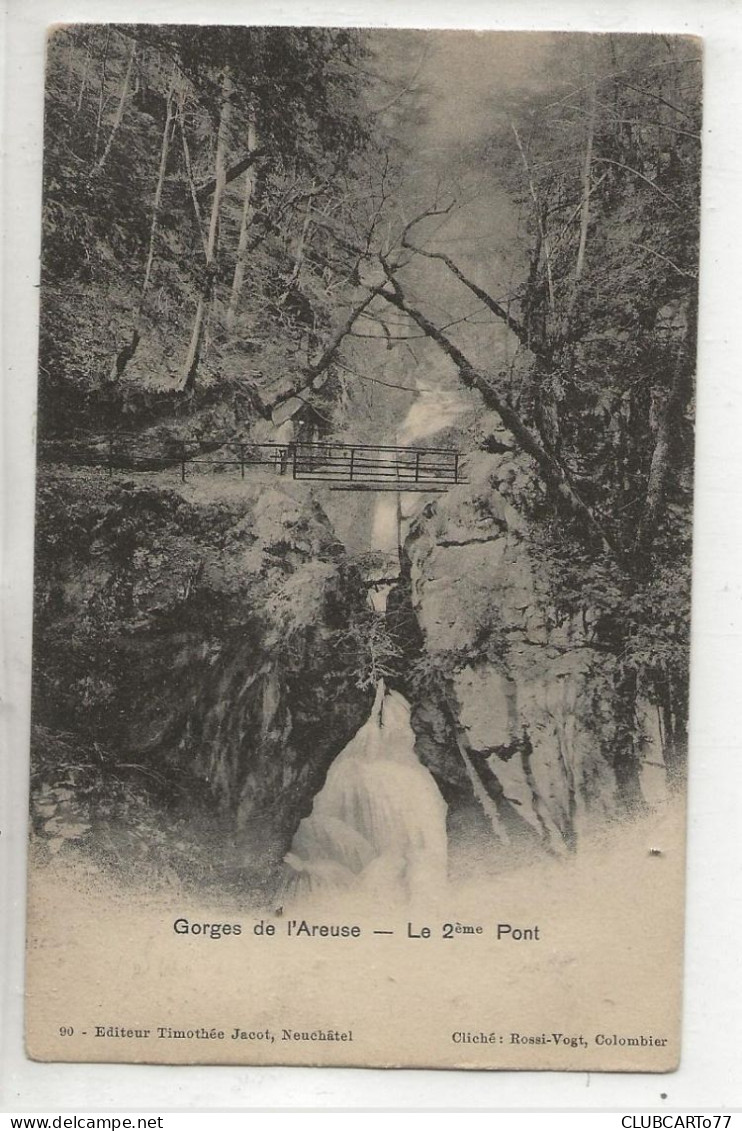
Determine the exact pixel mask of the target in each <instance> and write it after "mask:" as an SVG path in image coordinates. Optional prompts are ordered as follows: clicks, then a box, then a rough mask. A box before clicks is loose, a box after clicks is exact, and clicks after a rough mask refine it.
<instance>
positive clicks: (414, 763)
mask: <svg viewBox="0 0 742 1131" xmlns="http://www.w3.org/2000/svg"><path fill="white" fill-rule="evenodd" d="M467 407H468V406H467V403H466V401H465V399H464V398H463V397H462V396H461V395H460V394H457V393H447V392H444V391H442V390H440V391H439V390H435V389H425V390H421V391H420V392H419V393H418V395H417V397H416V399H415V401H414V403H413V405H412V407H411V408H410V411H409V413H408V414H407V418H406V420H405V422H404V424H403V426H402V428H401V430H400V432H399V433H398V435H397V443H398V444H411V443H413V442H414V441H415V440H418V439H421V438H422V437H424V436H428V435H430V434H431V433H433V432H436V431H439V430H440V429H441V428H444V427H446V426H447V425H448V424H450V423H452V422H453V421H454V420H456V419H457V418H458V417H459V416H461V414H462V413H463V412H465V411H466V409H467ZM421 498H422V500H423V501H424V500H425V496H422V497H419V496H418V497H417V498H416V502H415V503H414V504H413V507H414V508H417V507H419V506H420V503H421ZM413 513H414V509H413V510H405V509H403V504H402V501H401V494H400V493H399V492H389V493H386V494H382V495H380V497H379V499H378V501H377V504H376V509H375V512H374V523H373V531H372V544H373V548H374V549H375V550H377V551H380V552H381V553H382V554H384V555H385V556H386V557H387V559H388V560H389V561H390V562H394V563H396V566H395V572H397V571H398V570H399V543H400V538H401V535H400V525H401V522H402V520H403V518H406V519H409V517H411V515H412V514H413ZM385 574H386V575H387V576H388V575H389V570H388V569H387V570H383V571H382V576H384V575H385ZM388 593H389V586H388V585H383V586H380V587H378V588H376V589H375V590H372V592H371V600H372V602H373V605H374V608H375V609H376V611H377V612H379V613H384V612H385V610H386V599H387V596H388ZM447 852H448V843H447V834H446V803H445V802H444V800H443V798H442V796H441V794H440V792H439V790H438V787H437V785H436V783H435V780H434V778H433V776H432V774H431V773H430V772H429V771H428V770H427V769H426V768H425V767H424V766H423V765H422V764H421V762H420V761H419V759H418V757H417V754H416V753H415V734H414V731H413V730H412V727H411V725H410V705H409V703H408V702H407V700H406V699H405V698H404V696H402V695H400V694H399V692H397V691H390V690H387V688H386V687H385V686H384V682H383V680H381V681H380V682H379V684H378V687H377V692H376V699H375V701H374V706H373V709H372V711H371V714H370V717H369V719H368V721H367V722H366V723H365V724H364V725H363V726H362V727H361V729H360V730H359V731H358V733H357V734H356V735H355V737H354V738H353V739H351V741H350V742H349V743H348V745H347V746H346V747H345V749H344V750H342V751H341V753H340V754H338V756H337V758H336V759H335V761H334V762H333V764H332V766H331V767H330V770H329V772H328V774H327V778H326V780H325V784H324V786H323V788H322V789H321V790H320V792H319V793H318V794H317V795H316V797H315V799H314V805H313V808H312V812H311V814H310V816H308V817H306V818H305V819H304V820H303V821H302V822H301V824H300V825H299V828H298V829H297V831H296V834H295V835H294V839H293V841H292V844H291V850H290V852H289V853H288V854H287V855H286V857H285V862H286V864H287V865H288V867H289V870H290V871H289V879H288V884H287V891H286V901H287V902H289V903H290V902H293V901H294V900H296V901H304V900H306V899H307V898H308V897H313V896H317V897H320V898H321V899H326V898H327V897H328V896H331V895H332V893H333V892H347V891H348V890H352V891H355V892H357V893H359V894H362V895H364V896H366V895H372V896H374V895H375V896H383V897H384V898H385V899H386V900H397V901H403V902H406V903H409V902H417V901H418V900H428V899H432V898H434V897H437V896H440V894H441V892H442V891H443V890H444V887H445V884H446V878H447Z"/></svg>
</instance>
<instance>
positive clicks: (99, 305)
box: [26, 24, 702, 1072]
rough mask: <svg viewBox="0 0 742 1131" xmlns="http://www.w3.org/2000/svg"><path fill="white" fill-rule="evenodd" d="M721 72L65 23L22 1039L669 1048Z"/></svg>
mask: <svg viewBox="0 0 742 1131" xmlns="http://www.w3.org/2000/svg"><path fill="white" fill-rule="evenodd" d="M701 64H702V49H701V43H700V42H699V41H698V40H696V39H691V38H684V37H677V36H666V35H656V36H649V35H626V34H615V35H593V34H589V35H588V34H582V35H580V34H571V33H570V34H567V33H549V34H546V33H544V34H541V33H522V32H521V33H515V32H513V33H504V32H456V31H413V30H405V31H402V30H389V29H386V30H371V29H347V28H320V27H270V26H252V27H219V26H214V27H210V26H179V25H124V24H122V25H93V24H78V25H69V26H64V27H59V28H55V29H53V30H52V31H50V34H49V41H48V58H47V79H46V115H45V142H44V190H43V208H44V216H43V246H42V285H41V332H40V354H39V425H38V474H37V510H36V535H35V538H36V542H35V545H36V563H35V624H34V685H33V709H32V716H33V717H32V723H33V726H32V732H33V750H32V780H31V847H30V876H29V920H28V953H27V1006H26V1019H27V1050H28V1054H29V1055H30V1056H31V1057H33V1058H35V1059H40V1060H57V1061H61V1060H64V1061H129V1062H149V1063H164V1064H168V1063H173V1064H176V1063H177V1064H189V1063H197V1064H266V1065H269V1064H286V1065H323V1066H333V1065H360V1066H406V1067H425V1068H435V1067H437V1068H473V1069H474V1068H476V1069H483V1068H484V1069H512V1068H517V1069H558V1070H574V1071H588V1070H589V1071H600V1070H605V1071H642V1072H667V1071H671V1070H673V1069H674V1068H675V1067H676V1066H677V1064H678V1062H679V1057H680V1050H681V1028H682V1026H681V1015H682V1002H681V986H682V958H683V907H684V844H685V766H686V756H687V715H688V652H689V649H688V641H689V626H690V558H691V535H692V523H691V518H692V486H693V448H694V443H693V403H694V382H695V356H696V318H697V314H696V311H697V285H698V237H699V232H698V228H699V180H700V144H701V143H700V135H701V111H702V65H701Z"/></svg>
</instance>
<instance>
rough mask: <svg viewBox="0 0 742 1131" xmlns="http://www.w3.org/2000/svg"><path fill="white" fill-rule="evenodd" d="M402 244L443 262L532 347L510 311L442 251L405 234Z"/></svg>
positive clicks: (522, 341) (518, 337)
mask: <svg viewBox="0 0 742 1131" xmlns="http://www.w3.org/2000/svg"><path fill="white" fill-rule="evenodd" d="M402 246H403V247H406V248H407V249H408V250H409V251H414V252H415V254H416V255H422V256H424V257H425V258H426V259H439V260H440V261H441V263H445V265H446V267H447V268H448V270H449V271H451V273H452V274H454V275H455V276H456V278H457V279H458V280H459V282H461V283H463V284H464V286H465V287H468V288H469V290H470V291H471V292H472V294H475V295H476V296H477V298H478V299H479V300H480V301H481V302H483V303H484V305H485V306H486V307H487V309H488V310H491V311H492V313H493V314H495V315H497V317H498V318H500V319H501V320H502V321H503V322H504V323H505V325H506V326H507V327H508V329H510V330H512V331H513V333H514V334H515V336H516V338H517V339H518V341H519V342H521V343H522V344H523V345H524V346H528V348H529V349H532V346H531V345H530V343H529V341H528V334H527V332H526V329H525V327H524V326H521V324H520V322H518V321H517V319H515V318H513V316H512V314H511V313H510V311H508V310H506V309H505V307H504V306H501V305H500V303H499V302H497V301H496V300H495V299H493V298H492V296H491V295H490V294H488V293H487V291H485V290H483V289H482V288H481V287H480V286H478V285H477V284H476V283H475V282H473V281H472V280H471V279H467V277H466V275H465V274H464V273H463V271H462V270H461V268H460V267H457V266H456V264H455V263H454V261H453V260H452V259H451V258H450V257H449V256H448V255H444V253H443V252H442V251H425V250H424V249H423V248H421V247H417V246H416V244H413V243H410V242H409V240H408V238H407V235H406V234H405V235H403V236H402Z"/></svg>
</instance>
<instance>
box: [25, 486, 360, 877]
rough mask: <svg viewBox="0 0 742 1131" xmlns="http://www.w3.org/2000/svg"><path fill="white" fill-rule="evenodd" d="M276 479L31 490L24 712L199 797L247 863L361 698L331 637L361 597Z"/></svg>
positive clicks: (323, 524) (321, 771)
mask: <svg viewBox="0 0 742 1131" xmlns="http://www.w3.org/2000/svg"><path fill="white" fill-rule="evenodd" d="M199 491H200V493H199ZM290 492H291V487H288V488H287V489H282V490H279V489H277V488H276V487H274V486H273V485H269V484H255V485H249V484H248V485H241V486H237V485H235V490H233V491H231V493H230V490H229V488H228V487H225V488H223V489H222V488H221V487H220V486H219V484H215V483H213V482H212V483H211V484H210V485H209V486H208V488H207V487H203V488H200V489H198V488H194V489H193V490H192V491H191V492H190V494H189V492H188V490H186V491H185V492H183V491H180V490H175V489H173V488H172V487H163V486H152V485H151V484H150V485H149V486H146V487H145V486H141V485H138V484H136V483H135V482H133V481H131V482H127V481H121V480H112V481H111V482H110V483H109V482H106V481H105V480H102V479H100V478H97V479H95V478H93V477H91V476H89V475H86V476H82V475H77V476H73V475H69V474H56V475H51V476H50V477H48V479H46V480H44V481H42V482H41V483H40V485H39V505H40V508H41V509H42V513H41V515H40V519H39V522H38V531H39V539H38V544H37V567H36V585H37V604H36V610H37V614H36V626H35V660H36V670H35V701H34V719H35V723H36V724H37V725H38V726H40V727H42V728H44V730H45V733H47V734H49V733H56V734H58V735H66V736H67V739H68V744H69V741H73V742H74V744H75V745H76V747H77V750H78V756H79V758H80V759H84V758H85V757H90V758H94V757H95V751H96V750H98V751H100V752H103V753H102V754H101V756H103V755H105V757H106V759H107V760H108V761H107V764H109V765H110V766H111V770H112V772H113V773H115V772H116V770H117V767H118V766H119V765H124V764H125V765H131V764H135V765H136V766H138V767H140V768H141V772H142V774H143V775H149V777H148V779H147V780H150V781H152V782H153V783H159V787H158V788H160V789H161V791H162V792H163V793H164V799H165V801H166V802H167V800H168V799H170V800H171V801H174V800H177V798H178V797H179V796H184V795H185V796H191V797H192V796H194V795H195V796H199V795H200V796H202V797H205V798H211V799H212V802H213V806H214V809H215V811H218V812H219V813H222V814H224V813H226V814H231V824H232V828H233V830H234V836H235V838H236V839H237V840H238V841H239V844H240V846H241V848H240V851H241V852H242V854H243V856H244V859H245V861H246V864H247V866H249V868H250V869H252V870H253V872H254V873H255V875H256V876H257V875H262V876H268V875H269V874H270V871H271V869H272V868H273V867H275V866H277V865H278V864H279V863H280V860H281V858H282V856H283V854H284V853H285V851H286V849H287V848H288V845H289V844H290V840H291V836H292V835H293V832H294V830H295V828H296V826H297V824H298V823H299V821H300V819H301V818H302V817H303V816H305V815H306V814H307V813H308V812H309V810H310V808H311V803H312V798H313V796H314V794H315V793H316V792H317V790H318V789H319V788H320V786H321V784H322V782H323V781H324V777H325V774H326V772H327V769H328V767H329V765H330V763H331V762H332V760H333V758H334V757H335V755H336V754H337V753H338V751H339V750H341V749H342V748H343V746H344V745H345V744H346V743H347V742H348V740H349V739H350V737H351V736H352V734H353V733H354V732H355V731H356V730H357V728H358V726H359V725H360V723H361V722H362V721H363V718H364V716H365V713H366V712H367V711H368V707H369V705H370V700H371V695H370V694H369V693H361V692H359V691H358V690H357V688H356V687H355V683H354V678H353V673H352V670H351V667H352V665H350V664H349V663H348V658H347V656H346V655H345V654H344V652H343V648H342V647H341V646H340V645H339V642H341V641H342V639H343V634H344V632H345V631H346V630H347V629H348V628H349V627H350V626H352V625H353V623H354V621H355V619H356V617H357V616H358V615H360V614H361V612H362V611H363V610H364V609H365V608H366V594H365V590H364V589H363V587H362V584H361V579H360V578H359V576H358V575H357V574H356V573H355V571H354V569H353V568H352V566H350V565H349V564H348V562H347V559H346V558H345V555H344V553H343V548H342V547H341V546H340V545H339V543H338V542H337V540H336V538H335V536H334V534H333V532H332V529H331V528H330V526H329V524H328V522H327V520H326V518H325V516H324V514H323V512H322V511H321V510H320V509H319V507H317V506H316V505H314V504H313V503H312V501H311V499H308V498H306V497H301V496H299V495H297V496H296V497H294V496H292V494H291V493H290ZM86 752H87V753H86ZM46 770H47V771H48V773H49V774H50V775H51V776H53V775H54V772H55V768H54V767H53V766H49V765H48V763H47V765H46Z"/></svg>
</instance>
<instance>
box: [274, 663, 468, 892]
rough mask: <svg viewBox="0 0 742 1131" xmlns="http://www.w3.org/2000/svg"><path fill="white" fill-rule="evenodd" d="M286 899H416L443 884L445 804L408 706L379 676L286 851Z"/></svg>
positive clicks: (434, 890)
mask: <svg viewBox="0 0 742 1131" xmlns="http://www.w3.org/2000/svg"><path fill="white" fill-rule="evenodd" d="M285 861H286V864H288V866H289V868H290V875H289V883H288V891H287V900H289V901H291V900H292V899H302V898H305V897H307V896H314V895H321V896H325V895H327V894H331V893H332V892H333V891H335V892H337V891H345V890H348V889H351V890H354V891H356V892H359V893H362V894H364V895H371V896H374V895H376V896H383V897H385V898H389V899H393V900H398V901H404V902H410V901H413V902H416V901H417V900H418V899H420V900H424V899H426V898H429V897H433V896H439V895H440V893H441V891H442V890H443V888H444V885H445V883H446V872H447V840H446V804H445V802H444V800H443V798H442V797H441V795H440V793H439V791H438V787H437V785H436V784H435V781H434V779H433V775H432V774H431V773H430V772H429V771H428V770H426V769H425V767H424V766H423V765H421V763H420V761H419V760H418V757H417V755H416V753H415V735H414V732H413V730H412V727H411V726H410V706H409V703H408V702H407V700H406V699H405V698H404V696H402V695H400V694H399V692H397V691H388V690H387V689H386V687H385V686H384V681H383V680H381V681H380V682H379V685H378V688H377V691H376V699H375V700H374V705H373V708H372V710H371V714H370V716H369V718H368V720H367V721H366V722H365V723H364V725H363V726H362V727H361V729H360V730H359V731H358V732H357V734H356V735H355V736H354V737H353V738H352V739H351V741H350V742H349V743H348V745H347V746H346V747H345V749H344V750H342V751H341V753H340V754H338V756H337V758H336V759H335V761H334V762H333V763H332V766H331V767H330V770H329V772H328V774H327V779H326V781H325V784H324V786H323V788H322V789H321V790H320V792H319V793H318V794H317V796H316V797H315V799H314V806H313V808H312V812H311V814H310V815H309V816H308V817H305V819H304V820H303V821H302V822H301V824H300V825H299V828H298V829H297V831H296V834H295V835H294V839H293V842H292V845H291V851H290V852H289V853H288V854H287V855H286V858H285Z"/></svg>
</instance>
